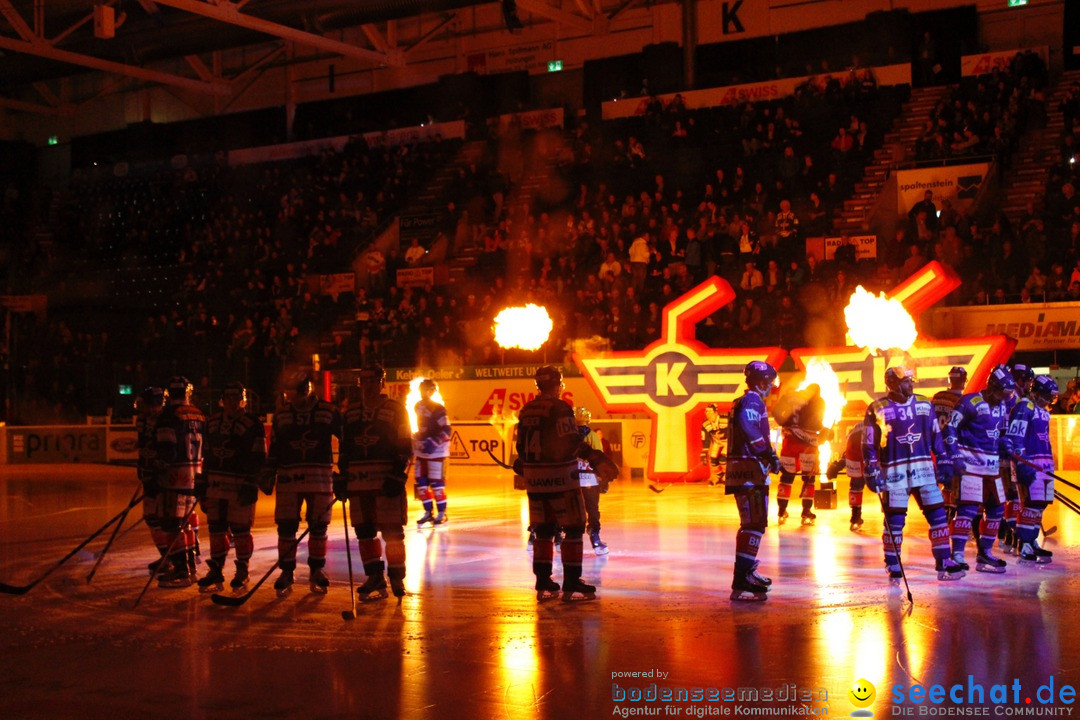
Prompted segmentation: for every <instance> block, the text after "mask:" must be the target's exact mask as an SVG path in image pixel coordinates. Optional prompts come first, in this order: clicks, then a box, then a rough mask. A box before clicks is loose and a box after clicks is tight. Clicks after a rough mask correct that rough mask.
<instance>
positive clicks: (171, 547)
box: [120, 498, 199, 610]
mask: <svg viewBox="0 0 1080 720" xmlns="http://www.w3.org/2000/svg"><path fill="white" fill-rule="evenodd" d="M198 508H199V498H195V504H194V505H192V506H191V510H190V511H188V513H187V514H186V515H184V524H183V525H182V526H181V527H180V532H178V533H176V537H174V538H173V539H172V542H171V543H169V548H168V549H167V550H166V551H165V554H164V555H162V556H161V559H160V560H158V563H157V565H155V566H154V572H152V573H150V577H149V578H148V579H147V581H146V584H145V585H143V589H142V592H141V593H139V596H138V597H137V598H135V601H134V602H130V603H129V602H125V601H124V600H121V601H120V607H122V608H123V609H125V610H134V609H135V608H137V607H139V603H141V602H142V599H143V596H145V595H146V591H147V590H149V589H150V583H152V582H154V580H156V579H157V576H158V571H160V570H161V569H162V568H163V567H164V566H165V563H167V562H169V558H170V557H172V554H173V551H174V550H176V543H178V542H180V538H182V537H183V536H184V533H185V532H187V529H188V528H189V527H190V526H191V520H190V518H191V516H192V515H194V514H195V511H196V510H197V509H198Z"/></svg>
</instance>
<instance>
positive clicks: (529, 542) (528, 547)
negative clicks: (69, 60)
mask: <svg viewBox="0 0 1080 720" xmlns="http://www.w3.org/2000/svg"><path fill="white" fill-rule="evenodd" d="M535 542H536V533H535V532H533V530H532V529H531V528H530V529H529V539H528V540H527V541H526V542H525V549H526V550H528V551H529V552H532V551H533V543H535Z"/></svg>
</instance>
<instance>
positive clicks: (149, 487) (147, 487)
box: [142, 479, 161, 500]
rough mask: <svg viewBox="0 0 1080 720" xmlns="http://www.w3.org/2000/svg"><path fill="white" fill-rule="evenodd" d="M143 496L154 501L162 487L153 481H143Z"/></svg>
mask: <svg viewBox="0 0 1080 720" xmlns="http://www.w3.org/2000/svg"><path fill="white" fill-rule="evenodd" d="M142 489H143V495H145V496H146V497H148V498H150V499H151V500H153V499H154V498H156V497H157V496H158V494H159V493H160V492H161V487H159V486H158V484H157V482H155V481H154V480H153V479H147V480H143V481H142Z"/></svg>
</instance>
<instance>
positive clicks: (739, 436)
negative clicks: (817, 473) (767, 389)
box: [724, 390, 776, 490]
mask: <svg viewBox="0 0 1080 720" xmlns="http://www.w3.org/2000/svg"><path fill="white" fill-rule="evenodd" d="M728 437H729V441H728V454H727V458H728V461H727V468H726V471H725V474H724V480H725V483H726V485H727V487H728V489H729V490H731V489H734V488H737V487H744V486H749V485H768V484H769V473H768V464H769V463H770V462H772V461H773V458H775V457H776V451H775V450H774V449H773V446H772V439H771V438H770V437H769V413H768V411H767V410H766V409H765V401H764V400H762V398H761V396H760V395H758V394H757V393H756V392H753V391H750V390H748V391H747V392H746V393H745V394H744V395H743V396H742V397H740V398H739V399H738V400H736V401H735V403H734V405H732V407H731V414H730V415H729V418H728Z"/></svg>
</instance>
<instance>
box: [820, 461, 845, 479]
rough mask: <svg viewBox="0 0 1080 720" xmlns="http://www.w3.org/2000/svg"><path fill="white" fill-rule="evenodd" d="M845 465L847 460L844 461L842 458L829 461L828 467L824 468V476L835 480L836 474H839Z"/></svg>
mask: <svg viewBox="0 0 1080 720" xmlns="http://www.w3.org/2000/svg"><path fill="white" fill-rule="evenodd" d="M845 465H847V461H845V460H844V458H840V459H839V460H833V461H832V462H831V463H829V467H828V469H826V470H825V477H826V478H828V479H829V480H835V479H836V478H837V476H839V475H840V471H841V470H843V469H844V466H845Z"/></svg>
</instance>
